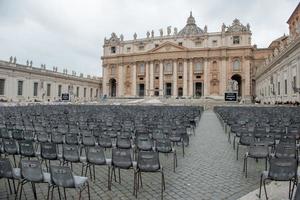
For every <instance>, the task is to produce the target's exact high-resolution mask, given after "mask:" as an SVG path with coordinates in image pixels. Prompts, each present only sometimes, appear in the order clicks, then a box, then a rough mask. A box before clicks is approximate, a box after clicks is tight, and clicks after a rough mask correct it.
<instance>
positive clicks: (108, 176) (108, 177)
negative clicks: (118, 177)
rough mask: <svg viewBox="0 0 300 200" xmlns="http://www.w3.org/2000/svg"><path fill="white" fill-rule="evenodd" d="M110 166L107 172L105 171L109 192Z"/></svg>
mask: <svg viewBox="0 0 300 200" xmlns="http://www.w3.org/2000/svg"><path fill="white" fill-rule="evenodd" d="M110 179H111V178H110V166H108V170H107V188H108V190H111V187H110Z"/></svg>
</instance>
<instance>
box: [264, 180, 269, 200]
mask: <svg viewBox="0 0 300 200" xmlns="http://www.w3.org/2000/svg"><path fill="white" fill-rule="evenodd" d="M266 180H267V179H265V180H264V181H263V184H264V190H265V195H266V200H268V194H267V188H266Z"/></svg>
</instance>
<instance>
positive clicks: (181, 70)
mask: <svg viewBox="0 0 300 200" xmlns="http://www.w3.org/2000/svg"><path fill="white" fill-rule="evenodd" d="M178 72H183V64H182V63H179V64H178Z"/></svg>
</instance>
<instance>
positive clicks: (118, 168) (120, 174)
mask: <svg viewBox="0 0 300 200" xmlns="http://www.w3.org/2000/svg"><path fill="white" fill-rule="evenodd" d="M118 172H119V183H120V184H121V170H120V168H118Z"/></svg>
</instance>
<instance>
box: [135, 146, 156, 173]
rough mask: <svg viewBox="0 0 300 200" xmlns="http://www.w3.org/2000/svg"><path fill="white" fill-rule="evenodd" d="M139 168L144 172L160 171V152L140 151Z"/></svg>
mask: <svg viewBox="0 0 300 200" xmlns="http://www.w3.org/2000/svg"><path fill="white" fill-rule="evenodd" d="M137 167H138V169H139V170H141V171H143V172H155V171H157V170H159V169H160V162H159V157H158V152H154V151H140V152H139V154H138V160H137Z"/></svg>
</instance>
